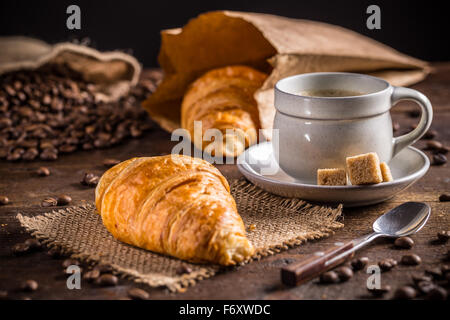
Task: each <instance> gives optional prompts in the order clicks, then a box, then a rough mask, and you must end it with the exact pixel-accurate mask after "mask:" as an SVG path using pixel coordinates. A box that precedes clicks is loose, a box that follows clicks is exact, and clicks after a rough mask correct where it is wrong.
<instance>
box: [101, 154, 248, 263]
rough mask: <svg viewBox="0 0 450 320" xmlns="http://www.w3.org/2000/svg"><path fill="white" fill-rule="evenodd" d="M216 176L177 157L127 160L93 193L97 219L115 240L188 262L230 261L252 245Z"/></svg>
mask: <svg viewBox="0 0 450 320" xmlns="http://www.w3.org/2000/svg"><path fill="white" fill-rule="evenodd" d="M229 191H230V189H229V185H228V183H227V181H226V179H225V178H224V177H223V176H222V174H221V173H220V172H219V171H218V170H217V169H216V168H215V167H214V166H212V165H211V164H209V163H208V162H206V161H204V160H201V159H197V158H191V157H187V156H182V155H168V156H161V157H151V158H133V159H130V160H127V161H124V162H122V163H120V164H118V165H116V166H114V167H113V168H111V169H109V170H108V171H106V172H105V174H104V175H103V176H102V177H101V179H100V181H99V183H98V185H97V188H96V191H95V199H96V207H97V210H98V212H99V213H100V214H101V217H102V220H103V223H104V225H105V227H106V228H107V229H108V231H109V232H111V234H112V235H113V236H114V237H115V238H117V239H118V240H120V241H123V242H126V243H128V244H131V245H135V246H138V247H141V248H144V249H147V250H151V251H154V252H158V253H162V254H167V255H171V256H174V257H177V258H180V259H183V260H188V261H191V262H213V263H218V264H221V265H233V264H236V263H238V262H241V261H243V260H245V259H248V258H249V257H250V256H251V255H252V254H253V253H254V249H253V246H252V245H251V243H250V242H249V241H248V239H247V237H246V235H245V227H244V223H243V221H242V219H241V217H240V216H239V214H238V213H237V209H236V203H235V202H234V199H233V197H232V196H231V194H230V193H229Z"/></svg>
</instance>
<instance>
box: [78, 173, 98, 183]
mask: <svg viewBox="0 0 450 320" xmlns="http://www.w3.org/2000/svg"><path fill="white" fill-rule="evenodd" d="M99 180H100V177H99V176H97V175H95V174H93V173H90V172H87V173H85V174H84V177H83V180H81V184H82V185H85V186H88V187H96V186H97V184H98V181H99Z"/></svg>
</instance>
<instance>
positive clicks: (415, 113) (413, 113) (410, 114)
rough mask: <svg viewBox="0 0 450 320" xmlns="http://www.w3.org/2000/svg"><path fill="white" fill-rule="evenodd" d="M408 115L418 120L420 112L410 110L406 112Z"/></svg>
mask: <svg viewBox="0 0 450 320" xmlns="http://www.w3.org/2000/svg"><path fill="white" fill-rule="evenodd" d="M408 115H409V116H410V117H411V118H418V117H420V115H421V112H420V110H415V109H414V110H411V111H409V112H408Z"/></svg>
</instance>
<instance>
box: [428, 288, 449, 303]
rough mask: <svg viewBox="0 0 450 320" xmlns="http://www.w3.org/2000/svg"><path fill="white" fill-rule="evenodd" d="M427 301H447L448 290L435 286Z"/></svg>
mask: <svg viewBox="0 0 450 320" xmlns="http://www.w3.org/2000/svg"><path fill="white" fill-rule="evenodd" d="M427 299H429V300H442V301H443V300H447V290H445V289H444V288H441V287H438V286H435V287H434V288H433V289H431V290H430V291H429V292H428V294H427Z"/></svg>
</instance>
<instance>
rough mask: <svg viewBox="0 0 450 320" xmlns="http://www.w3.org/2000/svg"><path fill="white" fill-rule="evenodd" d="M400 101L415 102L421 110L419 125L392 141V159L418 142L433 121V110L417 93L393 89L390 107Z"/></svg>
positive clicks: (407, 89)
mask: <svg viewBox="0 0 450 320" xmlns="http://www.w3.org/2000/svg"><path fill="white" fill-rule="evenodd" d="M401 100H410V101H414V102H416V103H417V104H418V105H419V106H420V108H421V111H422V115H421V117H420V121H419V124H418V125H417V127H416V128H415V129H414V130H413V131H411V132H409V133H407V134H404V135H402V136H400V137H396V138H394V139H393V150H392V157H394V156H395V155H396V154H397V153H399V152H400V150H402V149H403V148H405V147H407V146H409V145H411V144H413V143H415V142H416V141H417V140H419V139H420V138H421V137H422V136H423V135H424V134H425V133H426V132H427V130H428V129H429V128H430V125H431V121H432V119H433V108H432V107H431V102H430V100H428V98H427V97H426V96H425V95H423V94H422V93H420V92H419V91H416V90H413V89H409V88H404V87H394V91H393V92H392V95H391V105H392V106H394V105H395V104H397V102H399V101H401Z"/></svg>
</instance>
